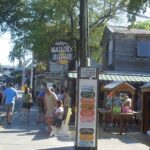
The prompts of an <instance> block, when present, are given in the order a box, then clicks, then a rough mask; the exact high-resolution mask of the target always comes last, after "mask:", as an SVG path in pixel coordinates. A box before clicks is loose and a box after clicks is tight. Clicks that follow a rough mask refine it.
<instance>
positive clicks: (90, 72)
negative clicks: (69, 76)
mask: <svg viewBox="0 0 150 150" xmlns="http://www.w3.org/2000/svg"><path fill="white" fill-rule="evenodd" d="M80 76H81V78H89V79H90V78H94V79H96V68H88V67H83V68H81V75H80Z"/></svg>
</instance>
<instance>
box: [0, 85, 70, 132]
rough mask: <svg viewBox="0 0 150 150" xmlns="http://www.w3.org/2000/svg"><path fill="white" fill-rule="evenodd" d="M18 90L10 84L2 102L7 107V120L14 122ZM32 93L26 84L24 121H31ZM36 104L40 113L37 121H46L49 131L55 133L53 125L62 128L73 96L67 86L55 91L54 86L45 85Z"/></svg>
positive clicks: (23, 102) (23, 108)
mask: <svg viewBox="0 0 150 150" xmlns="http://www.w3.org/2000/svg"><path fill="white" fill-rule="evenodd" d="M17 97H18V96H17V90H16V89H15V88H13V84H11V83H10V84H9V85H8V86H7V88H6V89H5V91H4V93H3V98H2V103H3V104H5V108H6V122H7V124H11V123H12V115H13V111H14V107H15V101H16V100H17ZM32 99H33V98H32V94H31V92H30V89H29V88H28V87H27V86H26V87H25V88H24V93H23V95H22V121H24V122H30V109H31V105H32V104H33V100H32ZM36 105H37V108H38V114H37V118H36V123H44V124H46V125H47V128H48V130H47V133H49V134H50V135H52V134H53V131H52V127H51V126H52V125H53V126H56V127H57V128H60V127H61V125H62V122H63V120H65V118H66V116H67V113H68V109H69V108H70V109H71V98H70V95H69V91H68V90H67V88H63V89H61V91H60V92H57V94H56V93H55V91H54V89H53V88H52V87H46V86H45V87H43V89H41V91H40V92H39V93H38V95H37V97H36Z"/></svg>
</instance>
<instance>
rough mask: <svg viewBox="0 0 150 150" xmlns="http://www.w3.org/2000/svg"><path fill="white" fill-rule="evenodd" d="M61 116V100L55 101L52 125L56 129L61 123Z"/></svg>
mask: <svg viewBox="0 0 150 150" xmlns="http://www.w3.org/2000/svg"><path fill="white" fill-rule="evenodd" d="M63 115H64V108H63V102H62V101H61V100H59V101H57V108H55V110H54V114H53V117H54V124H53V125H55V126H56V127H57V128H60V127H61V125H62V121H63Z"/></svg>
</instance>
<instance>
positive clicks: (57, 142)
mask: <svg viewBox="0 0 150 150" xmlns="http://www.w3.org/2000/svg"><path fill="white" fill-rule="evenodd" d="M18 105H20V104H18ZM20 106H21V105H20ZM20 106H18V107H17V109H18V108H19V107H20ZM36 114H37V107H36V106H35V105H34V106H33V107H32V109H31V121H30V122H29V123H26V122H24V121H23V120H21V109H18V111H16V113H15V115H14V119H13V123H12V124H11V125H7V124H5V120H4V117H3V119H2V120H1V121H2V122H1V126H0V139H1V140H0V150H10V149H11V150H20V149H21V150H74V142H75V127H74V126H70V127H69V131H68V132H66V131H65V132H64V130H63V128H62V130H60V131H58V132H57V133H56V135H55V136H52V137H50V136H49V135H48V134H46V132H45V131H46V125H44V124H36ZM97 132H98V140H97V141H98V150H120V149H121V150H133V149H136V150H149V146H148V144H149V143H147V145H146V144H145V143H144V142H143V141H141V140H140V138H139V140H138V139H137V138H136V136H137V135H134V136H133V134H131V133H127V134H123V135H119V134H118V133H117V132H114V133H113V132H110V131H106V132H104V131H103V129H102V128H101V127H100V128H98V131H97ZM138 136H140V135H138ZM140 137H141V139H143V138H145V139H144V140H148V138H147V139H146V137H148V136H146V137H144V136H143V134H141V136H140Z"/></svg>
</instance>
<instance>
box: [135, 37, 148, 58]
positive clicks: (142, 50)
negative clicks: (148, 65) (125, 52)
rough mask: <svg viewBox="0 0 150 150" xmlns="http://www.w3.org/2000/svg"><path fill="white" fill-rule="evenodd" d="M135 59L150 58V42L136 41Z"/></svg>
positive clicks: (146, 40) (145, 40)
mask: <svg viewBox="0 0 150 150" xmlns="http://www.w3.org/2000/svg"><path fill="white" fill-rule="evenodd" d="M137 57H143V58H148V57H149V58H150V40H148V39H140V40H138V42H137Z"/></svg>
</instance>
